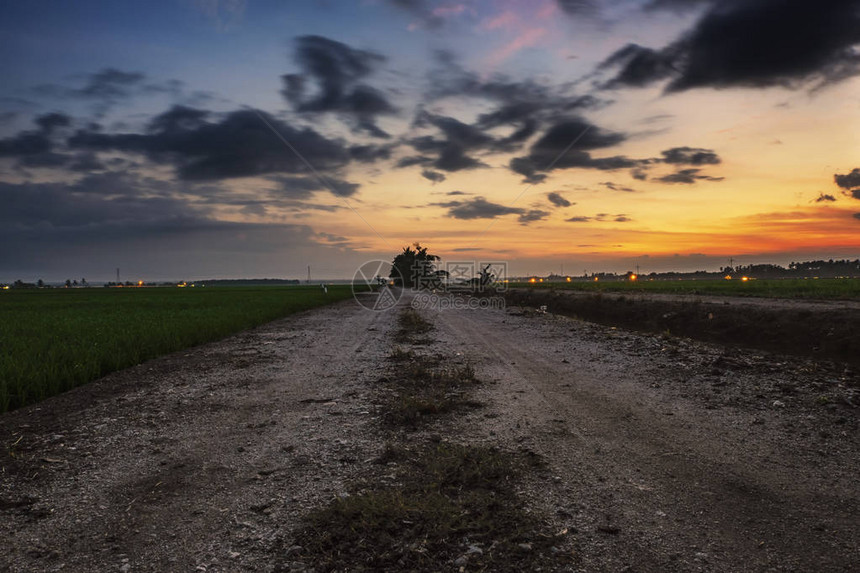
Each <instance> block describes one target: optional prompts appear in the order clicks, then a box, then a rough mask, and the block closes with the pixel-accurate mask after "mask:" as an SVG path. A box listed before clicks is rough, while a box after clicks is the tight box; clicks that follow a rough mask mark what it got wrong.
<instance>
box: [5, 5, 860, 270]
mask: <svg viewBox="0 0 860 573" xmlns="http://www.w3.org/2000/svg"><path fill="white" fill-rule="evenodd" d="M0 74H2V76H0V77H2V78H3V81H2V82H0V282H11V281H13V280H17V279H22V280H25V281H35V280H37V279H40V278H41V279H43V280H45V281H48V282H51V281H63V280H65V279H67V278H74V279H78V278H86V279H87V280H88V281H91V282H93V281H107V280H113V279H114V278H115V276H116V269H117V268H120V269H121V277H122V280H133V281H137V280H146V281H155V280H179V279H185V280H199V279H204V278H250V277H281V278H305V277H306V276H307V267H308V266H311V269H312V276H313V278H314V279H321V280H324V279H336V278H350V277H352V276H353V273H354V272H355V270H356V269H357V268H358V267H360V266H361V265H362V264H363V263H364V262H366V261H370V260H374V259H382V260H391V259H392V258H393V256H394V255H395V254H396V253H398V252H399V251H400V250H402V249H403V248H404V247H406V246H408V245H410V244H412V243H414V242H416V241H417V242H420V243H421V244H422V245H425V246H427V247H429V250H430V252H431V253H434V254H437V255H439V256H441V257H442V259H443V261H446V262H459V261H462V262H471V261H474V262H477V263H480V262H485V261H486V262H491V261H492V262H505V263H507V265H508V274H509V275H511V276H514V275H516V276H522V275H530V274H541V275H544V274H548V273H558V272H561V271H562V270H563V271H564V273H565V274H571V275H582V274H583V273H586V272H587V273H592V272H625V271H628V270H633V269H635V268H639V269H640V272H643V273H648V272H652V271H657V272H660V271H666V270H678V271H691V270H718V269H720V268H721V267H724V266H727V265H728V264H729V261H733V262H734V264H753V263H775V264H782V265H786V264H788V263H789V262H790V261H804V260H813V259H830V258H851V259H854V258H858V257H860V137H858V134H860V0H822V1H819V2H809V1H808V0H721V1H718V0H498V1H490V0H474V1H461V2H457V1H432V0H356V1H349V2H346V1H345V2H340V1H335V0H306V1H293V2H289V1H267V0H162V1H157V0H156V1H147V2H142V1H128V2H115V1H111V0H108V1H90V0H76V1H75V2H62V3H61V2H52V1H43V0H29V1H27V2H13V1H8V0H7V1H4V2H0Z"/></svg>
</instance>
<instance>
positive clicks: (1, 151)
mask: <svg viewBox="0 0 860 573" xmlns="http://www.w3.org/2000/svg"><path fill="white" fill-rule="evenodd" d="M51 148H52V144H51V139H50V138H49V137H48V136H47V135H46V134H45V133H43V132H41V131H24V132H21V133H19V134H18V135H15V136H13V137H7V138H6V139H0V157H19V156H24V155H41V154H44V153H48V152H50V151H51Z"/></svg>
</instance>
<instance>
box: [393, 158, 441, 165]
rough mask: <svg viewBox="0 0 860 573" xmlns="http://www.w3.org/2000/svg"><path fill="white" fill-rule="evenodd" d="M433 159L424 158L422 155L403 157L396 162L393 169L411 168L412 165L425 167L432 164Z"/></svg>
mask: <svg viewBox="0 0 860 573" xmlns="http://www.w3.org/2000/svg"><path fill="white" fill-rule="evenodd" d="M432 162H433V159H432V158H430V157H425V156H423V155H410V156H408V157H403V158H401V159H400V160H398V161H397V163H396V164H395V167H412V166H413V165H427V164H428V163H432Z"/></svg>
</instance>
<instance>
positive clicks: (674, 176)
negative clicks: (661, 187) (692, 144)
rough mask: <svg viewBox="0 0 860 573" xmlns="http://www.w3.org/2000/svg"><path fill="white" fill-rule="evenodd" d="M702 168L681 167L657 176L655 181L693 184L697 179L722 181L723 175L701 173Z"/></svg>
mask: <svg viewBox="0 0 860 573" xmlns="http://www.w3.org/2000/svg"><path fill="white" fill-rule="evenodd" d="M700 171H701V169H694V168H691V169H681V170H680V171H677V172H675V173H670V174H669V175H664V176H663V177H657V178H655V179H654V181H662V182H663V183H684V184H687V185H690V184H693V183H695V182H696V181H722V180H723V177H711V176H709V175H699V172H700Z"/></svg>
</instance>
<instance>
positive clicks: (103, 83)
mask: <svg viewBox="0 0 860 573" xmlns="http://www.w3.org/2000/svg"><path fill="white" fill-rule="evenodd" d="M145 77H146V76H144V74H142V73H140V72H125V71H122V70H117V69H116V68H105V69H103V70H102V71H100V72H97V73H95V74H91V75H90V76H88V78H87V83H86V85H85V86H84V87H83V88H81V89H80V90H78V91H77V93H78V95H80V96H81V97H88V98H93V99H100V100H114V99H120V98H125V97H128V96H129V93H130V92H129V90H130V88H132V87H133V86H137V85H140V84H141V83H142V82H143V80H144V78H145Z"/></svg>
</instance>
